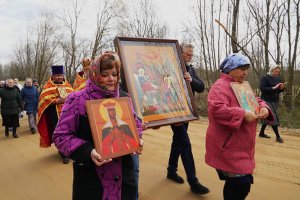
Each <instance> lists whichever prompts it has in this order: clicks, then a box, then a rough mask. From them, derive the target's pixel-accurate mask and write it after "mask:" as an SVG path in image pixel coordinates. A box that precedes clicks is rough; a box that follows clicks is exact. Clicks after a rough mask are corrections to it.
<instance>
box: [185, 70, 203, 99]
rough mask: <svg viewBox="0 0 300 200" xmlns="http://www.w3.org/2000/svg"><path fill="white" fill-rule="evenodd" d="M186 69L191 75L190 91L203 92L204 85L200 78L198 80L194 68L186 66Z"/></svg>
mask: <svg viewBox="0 0 300 200" xmlns="http://www.w3.org/2000/svg"><path fill="white" fill-rule="evenodd" d="M186 71H187V72H189V73H190V75H191V77H192V82H191V87H192V91H193V93H195V92H199V93H200V92H203V91H204V89H205V85H204V83H203V81H202V80H200V78H199V77H198V75H197V73H196V71H195V69H194V68H193V66H192V65H191V66H186Z"/></svg>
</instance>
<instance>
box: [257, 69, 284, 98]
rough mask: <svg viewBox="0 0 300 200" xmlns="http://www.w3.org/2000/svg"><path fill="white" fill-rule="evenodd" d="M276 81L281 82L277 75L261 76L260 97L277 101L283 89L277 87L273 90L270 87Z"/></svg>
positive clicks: (276, 82)
mask: <svg viewBox="0 0 300 200" xmlns="http://www.w3.org/2000/svg"><path fill="white" fill-rule="evenodd" d="M278 83H281V79H280V78H279V77H273V76H271V75H269V74H267V75H265V76H263V77H262V78H261V79H260V90H261V99H263V100H264V101H268V102H278V101H279V94H280V93H281V92H283V90H281V89H279V88H277V89H275V90H273V89H272V87H274V86H275V85H277V84H278Z"/></svg>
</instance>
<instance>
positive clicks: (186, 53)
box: [167, 44, 209, 194]
mask: <svg viewBox="0 0 300 200" xmlns="http://www.w3.org/2000/svg"><path fill="white" fill-rule="evenodd" d="M180 48H181V52H182V55H183V60H184V62H185V64H186V71H187V72H186V73H185V74H184V78H185V79H186V80H187V81H189V82H190V84H191V87H192V90H193V93H194V92H199V93H200V92H203V91H204V89H205V86H204V83H203V81H202V80H200V79H199V77H198V76H197V74H196V72H195V69H194V68H193V65H191V61H192V58H193V55H194V47H193V45H191V44H181V45H180ZM188 125H189V124H188V123H187V122H185V123H182V124H175V125H171V128H172V131H173V142H172V146H171V152H170V158H169V165H168V175H167V178H168V179H170V180H173V181H175V182H177V183H180V184H182V183H184V180H183V178H182V177H180V176H179V175H178V174H177V167H178V159H179V156H181V160H182V163H183V166H184V169H185V172H186V175H187V180H188V183H189V184H190V187H191V191H192V192H193V193H195V194H206V193H208V192H209V190H208V188H206V187H205V186H203V185H201V184H200V183H199V180H198V178H197V177H196V169H195V162H194V157H193V153H192V146H191V142H190V138H189V135H188V132H187V131H188Z"/></svg>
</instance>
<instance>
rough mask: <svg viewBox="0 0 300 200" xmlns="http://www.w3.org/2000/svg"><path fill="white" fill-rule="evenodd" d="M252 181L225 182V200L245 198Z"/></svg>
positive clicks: (242, 199) (241, 199)
mask: <svg viewBox="0 0 300 200" xmlns="http://www.w3.org/2000/svg"><path fill="white" fill-rule="evenodd" d="M250 188H251V183H243V184H235V183H232V182H229V181H226V182H225V185H224V188H223V196H224V200H244V199H246V197H247V195H248V193H249V192H250Z"/></svg>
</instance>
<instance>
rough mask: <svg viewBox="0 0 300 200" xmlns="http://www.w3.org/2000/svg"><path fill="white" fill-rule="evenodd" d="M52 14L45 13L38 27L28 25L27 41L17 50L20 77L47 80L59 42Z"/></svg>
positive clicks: (39, 80) (40, 80) (41, 81)
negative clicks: (52, 21)
mask: <svg viewBox="0 0 300 200" xmlns="http://www.w3.org/2000/svg"><path fill="white" fill-rule="evenodd" d="M52 17H53V16H52V15H50V14H49V13H44V14H42V15H41V17H40V22H39V23H38V25H37V27H36V28H32V31H29V30H31V28H30V27H28V31H27V38H26V41H25V43H20V46H19V47H17V48H16V50H15V57H16V66H17V68H20V70H21V74H20V76H19V78H20V79H25V78H26V77H28V76H29V77H33V78H36V79H37V80H38V82H39V83H43V82H44V81H46V79H47V77H48V75H49V67H50V66H51V65H52V64H53V62H54V59H55V56H56V49H57V42H56V40H55V38H54V36H53V33H54V31H55V26H54V25H53V24H52V23H51V19H52Z"/></svg>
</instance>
